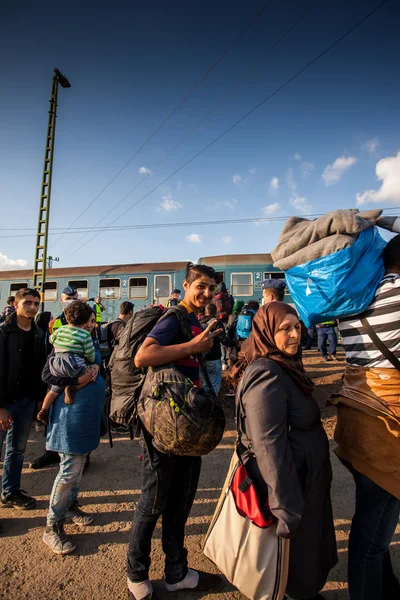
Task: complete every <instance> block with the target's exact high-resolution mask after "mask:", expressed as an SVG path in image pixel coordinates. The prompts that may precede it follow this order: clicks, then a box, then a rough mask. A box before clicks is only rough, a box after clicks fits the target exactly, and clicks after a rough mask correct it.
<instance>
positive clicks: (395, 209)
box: [0, 205, 400, 239]
mask: <svg viewBox="0 0 400 600" xmlns="http://www.w3.org/2000/svg"><path fill="white" fill-rule="evenodd" d="M357 210H358V209H357ZM379 210H382V211H390V213H391V215H390V216H393V217H394V216H397V215H395V214H394V213H397V212H398V211H399V210H400V205H399V206H389V207H388V208H380V209H379ZM360 212H363V211H360ZM325 214H326V213H310V214H308V215H301V217H300V218H303V219H310V218H316V217H322V216H323V215H325ZM292 216H293V215H291V216H290V217H289V216H287V215H286V216H276V217H247V218H242V219H240V218H237V219H216V220H213V221H211V220H210V221H183V222H181V221H175V222H173V223H145V224H142V225H116V226H115V227H108V228H107V231H125V230H131V229H162V228H168V227H197V226H199V225H229V224H236V223H264V222H269V221H286V220H287V219H289V218H291V217H292ZM294 216H297V215H294ZM82 230H83V231H85V230H88V231H90V232H91V231H92V229H89V226H87V227H75V228H74V229H73V230H70V229H67V228H64V227H54V228H53V230H51V231H50V232H49V235H58V234H59V233H60V231H61V232H64V233H66V234H68V235H74V234H77V233H82ZM98 230H100V231H102V230H103V227H99V228H98ZM3 231H32V232H33V231H35V229H32V228H11V227H10V228H8V229H3ZM18 237H32V234H18V235H5V236H0V239H10V238H18Z"/></svg>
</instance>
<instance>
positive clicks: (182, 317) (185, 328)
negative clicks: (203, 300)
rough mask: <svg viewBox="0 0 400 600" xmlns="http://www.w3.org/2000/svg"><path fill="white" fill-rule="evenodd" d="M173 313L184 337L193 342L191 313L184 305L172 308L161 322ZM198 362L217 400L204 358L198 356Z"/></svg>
mask: <svg viewBox="0 0 400 600" xmlns="http://www.w3.org/2000/svg"><path fill="white" fill-rule="evenodd" d="M171 312H173V313H174V314H175V315H176V317H177V319H178V321H179V323H180V325H181V331H182V334H183V335H184V337H186V339H187V341H190V340H192V339H193V334H192V328H191V325H190V321H189V318H188V316H189V313H188V311H187V310H186V308H185V307H184V306H182V304H178V305H177V306H171V308H169V309H168V311H167V312H166V313H164V314H163V316H162V317H161V319H160V321H161V320H162V319H165V317H167V316H168V315H169V314H170V313H171ZM160 321H159V322H160ZM197 360H198V361H199V365H200V372H201V375H202V377H203V378H204V379H205V381H206V383H207V386H208V388H209V390H212V392H211V393H212V394H213V396H214V397H215V398H217V395H216V393H215V391H214V388H213V386H212V383H211V379H210V376H209V374H208V371H207V367H206V365H205V363H204V360H203V357H202V356H201V354H198V355H197Z"/></svg>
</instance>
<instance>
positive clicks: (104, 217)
mask: <svg viewBox="0 0 400 600" xmlns="http://www.w3.org/2000/svg"><path fill="white" fill-rule="evenodd" d="M316 2H318V0H311V2H310V3H309V5H308V6H307V9H306V10H305V11H304V12H303V13H302V14H301V16H300V17H299V18H298V19H297V20H296V21H295V22H294V23H293V24H292V25H291V26H290V27H289V28H288V29H287V30H286V31H285V33H284V34H283V35H282V36H281V37H280V38H279V39H278V40H277V41H276V42H275V43H274V44H272V46H270V47H269V48H268V50H267V51H266V52H264V53H263V55H262V56H261V57H260V58H259V59H258V60H256V62H255V63H253V64H252V65H251V67H250V68H249V69H247V71H246V72H245V73H244V75H242V77H241V78H240V79H239V80H238V81H237V82H236V83H235V84H234V85H233V86H232V87H231V89H230V90H229V91H228V92H227V93H226V94H225V95H224V96H223V97H222V98H221V99H220V100H219V101H218V102H217V103H216V104H215V105H214V106H213V107H212V108H211V110H209V111H208V112H207V114H206V115H204V117H202V118H201V119H200V121H198V122H197V123H196V125H194V126H193V127H192V129H190V131H189V132H188V133H187V134H186V135H184V137H183V138H182V139H181V140H180V141H179V142H178V143H177V144H176V145H175V146H174V147H173V148H171V150H169V151H168V152H167V154H165V155H164V156H163V158H162V159H161V160H160V161H159V162H158V164H157V165H156V166H155V167H153V168H152V169H149V172H148V173H147V174H146V176H145V177H143V178H142V179H141V180H140V181H139V182H138V183H137V184H136V185H135V186H134V187H133V188H132V189H131V190H130V191H129V192H128V193H127V194H126V195H125V196H124V197H123V198H121V200H120V201H119V202H117V204H116V205H115V206H113V207H112V208H111V209H110V210H109V211H108V212H107V214H105V215H104V216H103V217H102V218H101V219H100V220H99V221H97V223H96V224H95V225H94V226H93V231H94V230H95V228H96V227H97V226H98V225H100V223H102V222H103V221H104V220H105V219H106V218H107V217H108V216H109V215H110V214H111V213H112V212H114V210H116V209H117V208H118V206H120V205H121V204H122V203H123V202H124V201H125V200H126V198H128V197H129V196H130V195H131V194H132V193H133V192H134V191H136V190H137V189H138V188H139V187H140V186H141V185H142V184H143V183H144V182H145V181H146V179H147V178H148V177H150V176H151V175H153V173H154V171H156V169H158V167H160V166H161V165H162V164H163V163H164V162H165V161H166V160H167V159H168V158H169V157H170V156H171V154H173V153H174V152H175V150H177V149H178V148H179V147H180V146H181V145H182V144H183V143H184V142H185V141H186V140H187V139H188V138H189V137H190V136H191V135H192V134H193V133H194V132H195V131H196V129H197V128H198V127H200V125H201V124H202V123H204V121H205V120H206V119H207V118H208V117H209V116H210V115H211V114H212V113H213V112H214V111H215V110H217V108H218V107H219V106H220V105H221V104H222V103H223V102H224V101H225V100H226V99H227V98H228V97H229V96H230V95H231V94H232V93H233V92H234V91H235V90H236V89H237V88H238V87H239V86H240V85H241V84H242V83H243V81H245V79H246V78H247V77H248V76H249V75H250V73H252V72H253V71H254V69H255V68H256V67H257V66H258V65H259V64H260V63H261V62H262V61H263V60H264V59H265V57H266V56H268V54H269V53H270V52H272V50H274V49H275V48H276V46H278V44H280V42H282V41H283V40H284V38H285V37H286V36H287V35H289V33H290V32H291V31H292V30H293V29H294V28H295V27H296V26H297V25H298V24H299V23H300V22H301V21H302V20H303V19H304V18H305V17H306V16H307V15H308V14H309V13H310V12H311V10H312V8H313V6H314V4H316ZM88 233H90V232H88ZM88 233H85V234H84V235H83V236H82V237H81V238H80V239H78V240H77V241H76V243H77V244H79V242H80V241H82V240H83V239H84V238H85V237H86V236H87V235H88ZM68 251H69V249H67V250H64V251H63V252H61V254H60V257H62V256H63V254H67V253H68Z"/></svg>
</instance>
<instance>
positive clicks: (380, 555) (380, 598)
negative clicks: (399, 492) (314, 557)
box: [348, 469, 400, 600]
mask: <svg viewBox="0 0 400 600" xmlns="http://www.w3.org/2000/svg"><path fill="white" fill-rule="evenodd" d="M351 471H352V474H353V477H354V481H355V484H356V511H355V514H354V517H353V521H352V524H351V530H350V538H349V571H348V580H349V592H350V598H351V600H398V599H399V598H400V584H399V581H398V580H397V578H396V577H395V575H394V573H393V569H392V564H391V560H390V552H389V546H390V542H391V540H392V537H393V535H394V532H395V530H396V526H397V522H398V520H399V514H400V500H398V499H397V498H395V497H394V496H392V495H391V494H389V492H386V491H385V490H384V489H382V488H381V487H379V486H378V485H376V483H374V482H373V481H371V479H369V478H368V477H366V476H365V475H362V474H361V473H358V472H357V471H354V469H351Z"/></svg>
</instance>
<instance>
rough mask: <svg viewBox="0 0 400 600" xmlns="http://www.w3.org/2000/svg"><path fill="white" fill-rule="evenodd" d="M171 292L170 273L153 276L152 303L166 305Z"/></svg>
mask: <svg viewBox="0 0 400 600" xmlns="http://www.w3.org/2000/svg"><path fill="white" fill-rule="evenodd" d="M170 294H171V275H155V276H154V289H153V296H154V304H162V305H163V306H166V304H167V302H168V299H169V297H170Z"/></svg>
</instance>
